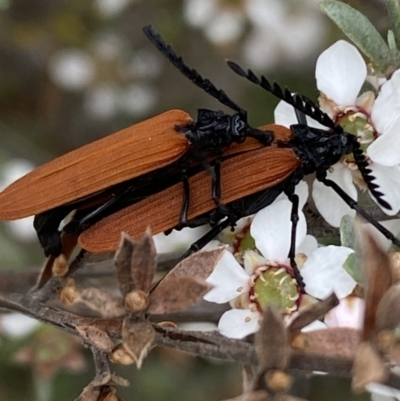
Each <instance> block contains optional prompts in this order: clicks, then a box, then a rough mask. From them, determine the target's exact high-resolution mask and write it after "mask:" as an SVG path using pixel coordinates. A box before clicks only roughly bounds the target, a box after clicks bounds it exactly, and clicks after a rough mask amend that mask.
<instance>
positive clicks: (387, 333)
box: [376, 330, 396, 352]
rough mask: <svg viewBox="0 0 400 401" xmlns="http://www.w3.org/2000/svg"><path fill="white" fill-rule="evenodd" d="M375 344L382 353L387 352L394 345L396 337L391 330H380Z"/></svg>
mask: <svg viewBox="0 0 400 401" xmlns="http://www.w3.org/2000/svg"><path fill="white" fill-rule="evenodd" d="M376 342H377V345H378V347H379V348H380V349H381V350H382V351H384V352H388V351H389V349H390V348H391V347H392V346H394V345H395V344H396V337H395V335H394V333H393V331H391V330H382V331H381V332H379V333H378V335H377V338H376Z"/></svg>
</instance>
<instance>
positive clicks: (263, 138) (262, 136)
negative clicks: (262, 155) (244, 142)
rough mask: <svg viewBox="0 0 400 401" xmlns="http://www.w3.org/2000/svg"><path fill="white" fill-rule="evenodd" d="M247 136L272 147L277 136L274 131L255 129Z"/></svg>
mask: <svg viewBox="0 0 400 401" xmlns="http://www.w3.org/2000/svg"><path fill="white" fill-rule="evenodd" d="M247 136H249V137H251V138H254V139H257V141H259V142H261V143H262V144H263V145H264V146H268V145H271V143H272V142H273V141H274V139H275V135H274V133H273V132H272V131H261V130H259V129H253V130H252V131H251V132H250V133H249V134H248V135H247Z"/></svg>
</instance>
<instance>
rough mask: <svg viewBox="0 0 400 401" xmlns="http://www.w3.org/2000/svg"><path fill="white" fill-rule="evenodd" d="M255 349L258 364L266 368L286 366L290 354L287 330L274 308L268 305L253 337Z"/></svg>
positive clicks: (282, 367)
mask: <svg viewBox="0 0 400 401" xmlns="http://www.w3.org/2000/svg"><path fill="white" fill-rule="evenodd" d="M255 349H256V353H257V357H258V360H259V361H260V364H261V365H262V366H263V368H265V369H266V370H269V369H285V368H286V366H287V364H288V361H289V355H290V346H289V341H288V332H287V329H286V327H285V324H284V322H283V319H282V316H281V315H280V314H279V313H278V312H277V311H276V310H275V308H272V307H268V308H267V310H266V311H265V312H264V315H263V319H262V323H261V327H260V330H259V331H258V332H257V333H256V337H255Z"/></svg>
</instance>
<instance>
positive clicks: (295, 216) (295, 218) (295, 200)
mask: <svg viewBox="0 0 400 401" xmlns="http://www.w3.org/2000/svg"><path fill="white" fill-rule="evenodd" d="M287 196H288V198H289V200H290V201H291V202H292V211H291V213H290V221H291V222H292V234H291V238H290V249H289V254H288V258H289V260H290V266H291V267H292V269H293V274H294V278H295V279H296V281H297V284H298V285H299V287H300V290H301V291H302V292H304V288H305V283H304V280H303V277H301V274H300V271H299V268H298V267H297V263H296V260H295V255H296V229H297V223H298V222H299V197H298V195H296V194H295V193H294V187H292V188H291V190H290V192H289V193H287Z"/></svg>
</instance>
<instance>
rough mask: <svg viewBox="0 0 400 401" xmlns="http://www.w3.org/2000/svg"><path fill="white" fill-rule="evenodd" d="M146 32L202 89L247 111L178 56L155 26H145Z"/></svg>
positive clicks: (235, 107) (240, 109)
mask: <svg viewBox="0 0 400 401" xmlns="http://www.w3.org/2000/svg"><path fill="white" fill-rule="evenodd" d="M143 32H144V34H145V35H146V36H147V38H148V39H149V40H150V42H151V43H153V45H154V46H156V47H157V49H158V50H159V51H160V52H161V53H162V54H164V56H165V57H167V58H168V60H169V61H170V62H171V63H172V64H173V65H174V66H175V67H176V68H177V69H178V70H179V71H180V72H181V73H182V74H183V75H184V76H185V77H186V78H188V79H189V80H190V81H192V82H193V83H194V84H195V85H196V86H198V87H199V88H200V89H203V90H204V91H205V92H207V93H208V94H209V95H211V96H212V97H213V98H215V99H217V100H218V101H219V102H221V103H222V104H223V105H225V106H227V107H229V108H230V109H232V110H234V111H237V112H238V113H246V112H245V111H244V110H243V109H242V108H240V107H239V106H238V105H237V104H236V103H235V102H233V101H232V100H231V99H230V98H229V97H228V95H227V94H226V93H225V92H224V91H223V90H221V89H217V88H216V87H215V86H214V84H212V83H211V82H210V81H209V80H208V79H205V78H203V77H202V76H201V75H200V74H199V73H198V72H197V71H196V70H195V69H192V68H190V67H188V66H187V65H186V64H185V62H184V61H183V58H182V57H180V56H178V55H177V54H176V53H175V51H174V49H173V48H172V47H171V46H170V45H168V44H167V43H166V42H165V40H164V39H163V38H162V36H161V35H160V34H159V33H158V32H157V31H156V30H155V29H154V28H153V26H152V25H147V26H145V27H144V28H143Z"/></svg>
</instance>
